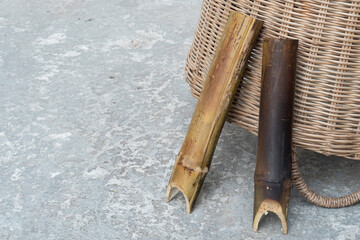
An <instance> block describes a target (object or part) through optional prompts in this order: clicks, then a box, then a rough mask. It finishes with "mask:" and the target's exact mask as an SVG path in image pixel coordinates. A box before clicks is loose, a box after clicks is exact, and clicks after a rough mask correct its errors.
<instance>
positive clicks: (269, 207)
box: [253, 199, 288, 234]
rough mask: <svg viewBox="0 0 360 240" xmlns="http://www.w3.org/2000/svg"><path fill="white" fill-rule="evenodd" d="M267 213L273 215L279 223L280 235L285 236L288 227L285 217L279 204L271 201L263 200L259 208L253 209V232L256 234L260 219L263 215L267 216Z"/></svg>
mask: <svg viewBox="0 0 360 240" xmlns="http://www.w3.org/2000/svg"><path fill="white" fill-rule="evenodd" d="M268 212H273V213H275V214H276V215H277V216H278V217H279V218H280V221H281V225H282V233H283V234H287V233H288V227H287V216H286V213H284V211H283V207H282V206H281V204H280V203H279V202H278V201H276V200H273V199H265V200H264V201H262V202H261V204H260V206H259V208H258V209H257V210H256V209H255V217H254V222H253V231H254V232H256V231H257V230H258V228H259V222H260V220H261V217H262V216H263V215H267V214H268Z"/></svg>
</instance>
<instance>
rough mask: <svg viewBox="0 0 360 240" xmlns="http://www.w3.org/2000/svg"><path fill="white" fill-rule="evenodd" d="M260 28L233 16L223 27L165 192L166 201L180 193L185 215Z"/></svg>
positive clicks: (250, 19) (260, 23) (205, 171)
mask: <svg viewBox="0 0 360 240" xmlns="http://www.w3.org/2000/svg"><path fill="white" fill-rule="evenodd" d="M261 27H262V22H261V21H258V20H255V19H253V18H250V17H247V16H244V15H242V14H239V13H235V12H232V13H231V14H230V17H229V19H228V22H227V24H226V26H225V29H224V32H223V34H222V37H221V40H220V42H219V44H218V47H217V50H216V53H215V56H214V58H213V60H212V63H211V66H210V69H209V72H208V75H207V78H206V80H205V83H204V88H203V90H202V92H201V95H200V99H199V101H198V103H197V105H196V108H195V111H194V114H193V117H192V120H191V123H190V126H189V129H188V132H187V135H186V137H185V140H184V143H183V145H182V147H181V150H180V152H179V154H178V156H177V158H176V162H175V166H174V169H173V172H172V175H171V178H170V182H169V185H168V187H167V190H166V201H170V200H171V199H172V198H173V197H174V196H175V195H176V194H177V193H178V192H180V191H181V192H182V193H183V194H184V197H185V200H186V211H187V212H188V213H190V212H191V211H192V209H193V206H194V203H195V200H196V198H197V196H198V194H199V191H200V189H201V186H202V183H203V181H204V180H205V177H206V174H207V173H208V171H209V170H210V164H211V159H212V156H213V153H214V151H215V147H216V144H217V141H218V139H219V136H220V133H221V130H222V127H223V125H224V122H225V119H226V115H227V112H228V110H229V108H230V106H231V103H232V101H233V99H234V96H235V93H236V90H237V88H238V85H239V83H240V80H241V77H242V74H243V72H244V69H245V66H246V63H247V61H248V58H249V56H250V52H251V50H252V48H253V45H254V44H255V42H256V40H257V37H258V35H259V32H260V29H261Z"/></svg>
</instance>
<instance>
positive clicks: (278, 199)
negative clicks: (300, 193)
mask: <svg viewBox="0 0 360 240" xmlns="http://www.w3.org/2000/svg"><path fill="white" fill-rule="evenodd" d="M254 190H255V192H254V193H255V196H254V221H253V231H254V232H256V231H257V230H258V228H259V222H260V220H261V218H262V216H263V215H267V214H268V212H273V213H275V214H276V215H277V216H278V217H279V218H280V221H281V225H282V233H283V234H287V232H288V226H287V219H288V212H289V200H290V192H291V181H290V179H287V180H284V181H283V182H282V183H270V182H264V181H255V189H254Z"/></svg>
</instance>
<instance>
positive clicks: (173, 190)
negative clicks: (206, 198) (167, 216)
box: [165, 183, 192, 214]
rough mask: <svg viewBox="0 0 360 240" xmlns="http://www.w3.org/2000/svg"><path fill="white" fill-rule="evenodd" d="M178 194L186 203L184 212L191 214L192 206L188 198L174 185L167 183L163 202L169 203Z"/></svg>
mask: <svg viewBox="0 0 360 240" xmlns="http://www.w3.org/2000/svg"><path fill="white" fill-rule="evenodd" d="M179 192H181V193H182V194H183V195H184V198H185V201H186V212H187V213H189V214H190V213H191V212H192V205H191V204H190V201H189V197H188V196H187V195H186V194H185V193H184V191H183V190H181V189H180V188H179V187H178V186H176V184H174V183H169V185H168V186H167V189H166V196H165V200H166V202H170V201H171V200H172V199H173V198H174V197H175V196H176V195H177V194H178V193H179Z"/></svg>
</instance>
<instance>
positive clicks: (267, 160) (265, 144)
mask: <svg viewBox="0 0 360 240" xmlns="http://www.w3.org/2000/svg"><path fill="white" fill-rule="evenodd" d="M297 47H298V41H297V40H290V39H273V38H272V39H265V40H264V44H263V56H262V57H263V59H262V81H261V100H260V116H259V130H258V151H257V160H256V170H255V175H254V180H255V181H254V183H255V191H254V195H255V198H254V222H253V230H254V231H257V229H258V226H259V221H260V219H261V217H262V215H263V214H265V215H266V214H267V213H268V211H271V212H274V213H276V214H277V216H278V217H279V218H280V220H281V224H282V232H283V233H284V234H286V233H287V217H288V206H289V199H290V191H291V182H290V175H291V145H292V119H293V108H294V89H295V74H296V55H297Z"/></svg>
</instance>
